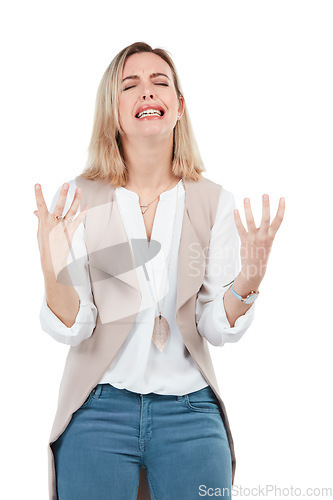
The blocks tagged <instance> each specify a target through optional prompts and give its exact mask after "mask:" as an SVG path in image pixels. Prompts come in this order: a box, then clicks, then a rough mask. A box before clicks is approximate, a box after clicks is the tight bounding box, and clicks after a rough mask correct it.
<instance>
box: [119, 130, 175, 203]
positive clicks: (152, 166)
mask: <svg viewBox="0 0 333 500" xmlns="http://www.w3.org/2000/svg"><path fill="white" fill-rule="evenodd" d="M145 139H146V140H145ZM148 139H149V140H148ZM172 148H173V135H172V134H171V135H170V137H168V138H167V140H165V139H164V140H161V139H159V138H156V140H152V138H151V137H150V138H148V137H147V138H144V137H143V138H142V137H140V140H133V139H131V138H130V139H129V138H128V137H125V138H122V149H123V152H124V158H125V163H126V166H127V171H128V178H127V183H126V188H128V189H133V190H138V191H140V193H142V194H145V193H146V194H149V193H155V192H158V191H160V190H163V189H164V188H167V187H168V186H169V185H170V184H172V183H173V181H174V183H173V184H174V185H176V184H177V182H178V181H179V178H178V177H176V176H175V175H174V174H173V173H172Z"/></svg>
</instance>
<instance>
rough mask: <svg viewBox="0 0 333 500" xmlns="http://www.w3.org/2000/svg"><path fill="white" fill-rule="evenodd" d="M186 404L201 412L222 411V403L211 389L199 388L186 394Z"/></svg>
mask: <svg viewBox="0 0 333 500" xmlns="http://www.w3.org/2000/svg"><path fill="white" fill-rule="evenodd" d="M184 400H185V404H186V406H187V408H189V409H190V410H192V411H196V412H200V413H216V414H218V413H220V405H219V403H218V401H217V398H216V396H215V394H214V393H213V392H212V391H209V390H201V391H200V390H199V391H195V392H190V393H189V394H186V395H185V399H184Z"/></svg>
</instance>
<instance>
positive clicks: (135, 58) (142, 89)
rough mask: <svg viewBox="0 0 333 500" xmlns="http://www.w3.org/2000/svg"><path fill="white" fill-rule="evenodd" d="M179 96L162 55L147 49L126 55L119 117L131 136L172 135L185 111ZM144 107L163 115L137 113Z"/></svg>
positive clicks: (167, 136)
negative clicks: (140, 114)
mask: <svg viewBox="0 0 333 500" xmlns="http://www.w3.org/2000/svg"><path fill="white" fill-rule="evenodd" d="M157 73H161V74H160V75H157ZM134 76H135V78H134ZM127 77H131V78H127ZM180 100H181V102H179V99H178V96H177V93H176V90H175V87H174V84H173V79H172V73H171V69H170V66H169V65H168V64H167V63H166V62H165V61H164V60H163V59H162V58H161V57H159V56H158V55H156V54H153V53H150V52H144V53H140V54H132V55H131V56H129V57H128V58H127V60H126V62H125V65H124V69H123V75H122V83H121V90H120V96H119V121H120V125H121V127H122V129H123V131H124V133H125V136H127V138H128V139H130V138H137V139H139V138H143V137H157V136H159V137H161V138H163V137H165V138H169V137H170V134H171V133H172V131H173V129H174V127H175V125H176V123H177V116H178V115H182V113H183V106H184V100H183V99H182V98H180ZM145 107H148V108H151V109H156V110H158V112H161V113H162V116H160V115H159V114H158V115H157V114H152V115H150V116H149V115H143V116H141V117H137V114H138V112H140V111H144V109H145ZM150 112H152V111H150Z"/></svg>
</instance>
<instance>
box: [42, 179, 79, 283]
mask: <svg viewBox="0 0 333 500" xmlns="http://www.w3.org/2000/svg"><path fill="white" fill-rule="evenodd" d="M68 189H69V184H68V183H65V184H63V186H62V188H61V191H60V194H59V197H58V200H57V203H56V206H55V208H54V213H53V214H51V213H50V212H49V211H48V208H47V206H46V203H45V200H44V197H43V194H42V188H41V185H40V184H36V185H35V196H36V203H37V208H38V210H35V211H34V214H35V215H36V216H37V217H38V230H37V239H38V247H39V251H40V256H41V264H42V268H43V271H44V272H45V271H46V272H50V271H51V272H52V271H53V272H54V274H55V276H57V275H58V274H59V272H60V271H61V270H62V269H64V268H65V267H66V265H67V259H68V255H69V252H70V248H71V244H72V239H73V236H74V233H75V231H76V230H77V228H78V226H79V225H80V223H81V222H82V221H83V219H84V217H85V216H86V214H87V211H88V207H84V208H83V210H81V212H80V213H79V215H78V216H77V217H76V218H75V219H74V220H73V217H74V216H75V214H76V212H77V210H78V208H79V206H80V200H81V190H80V188H77V189H76V191H75V195H74V198H73V201H72V204H71V206H70V207H69V209H68V211H67V213H66V214H65V216H64V217H63V216H62V213H63V211H64V207H65V203H66V199H67V194H68Z"/></svg>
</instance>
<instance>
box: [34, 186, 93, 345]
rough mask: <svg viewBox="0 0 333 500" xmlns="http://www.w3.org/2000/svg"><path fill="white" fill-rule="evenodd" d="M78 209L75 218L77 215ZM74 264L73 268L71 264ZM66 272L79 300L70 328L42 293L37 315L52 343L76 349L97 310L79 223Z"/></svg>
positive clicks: (70, 197)
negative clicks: (52, 339)
mask: <svg viewBox="0 0 333 500" xmlns="http://www.w3.org/2000/svg"><path fill="white" fill-rule="evenodd" d="M75 189H76V183H75V179H73V180H71V181H69V190H68V194H67V199H66V204H65V208H64V211H63V214H64V215H65V214H66V212H67V211H68V209H69V207H70V205H71V203H72V201H73V198H74V194H75ZM60 190H61V186H60V187H59V189H58V191H57V192H56V194H55V196H54V197H53V200H52V203H51V205H50V209H49V212H50V213H53V211H54V207H55V204H56V202H57V199H58V197H59V193H60ZM78 213H79V209H78V211H77V213H76V215H75V217H76V216H77V215H78ZM73 263H75V266H71V264H73ZM67 266H68V272H69V275H70V277H71V280H72V283H73V286H74V288H75V290H76V292H77V294H78V296H79V299H80V305H79V311H78V313H77V315H76V318H75V322H74V324H73V325H72V326H71V327H67V326H66V325H65V324H64V323H63V322H62V321H61V320H60V319H59V318H58V316H56V314H54V312H53V311H52V310H51V309H50V308H49V307H48V305H47V302H46V298H45V293H44V297H43V301H42V306H41V309H40V313H39V320H40V324H41V327H42V330H43V331H44V332H46V333H48V334H49V335H50V336H51V337H53V338H54V339H55V340H56V341H58V342H61V343H63V344H67V345H71V346H76V345H78V344H79V343H80V342H82V341H83V340H85V339H87V338H89V337H90V336H91V335H92V333H93V330H94V328H95V326H96V318H97V308H96V306H95V304H94V301H93V296H92V292H91V283H90V276H89V269H88V257H87V250H86V246H85V242H84V225H83V222H81V224H80V225H79V226H78V228H77V230H76V231H75V233H74V236H73V239H72V245H71V251H70V253H69V256H68V260H67Z"/></svg>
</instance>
